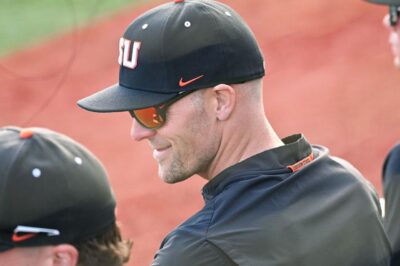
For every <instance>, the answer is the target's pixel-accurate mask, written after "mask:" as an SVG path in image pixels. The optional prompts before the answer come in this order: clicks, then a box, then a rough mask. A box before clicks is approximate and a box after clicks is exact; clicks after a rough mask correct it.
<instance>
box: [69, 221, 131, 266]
mask: <svg viewBox="0 0 400 266" xmlns="http://www.w3.org/2000/svg"><path fill="white" fill-rule="evenodd" d="M132 243H133V242H132V241H131V240H129V239H128V240H123V239H122V237H121V231H120V228H119V226H118V225H117V224H116V223H114V224H113V225H111V226H110V227H109V228H107V230H106V231H104V232H103V233H101V234H99V235H97V236H95V237H92V238H90V239H88V240H85V241H82V242H79V243H76V244H74V246H75V247H76V249H77V250H78V252H79V259H78V266H94V265H96V266H122V265H123V264H124V263H126V262H128V261H129V257H130V254H131V248H132Z"/></svg>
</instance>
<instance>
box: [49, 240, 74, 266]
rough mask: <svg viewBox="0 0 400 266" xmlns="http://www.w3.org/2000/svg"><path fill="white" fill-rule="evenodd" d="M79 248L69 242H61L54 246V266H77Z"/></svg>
mask: <svg viewBox="0 0 400 266" xmlns="http://www.w3.org/2000/svg"><path fill="white" fill-rule="evenodd" d="M78 256H79V254H78V250H77V249H76V248H75V247H74V246H72V245H69V244H61V245H57V246H54V248H53V266H76V265H77V264H78Z"/></svg>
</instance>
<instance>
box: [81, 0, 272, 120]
mask: <svg viewBox="0 0 400 266" xmlns="http://www.w3.org/2000/svg"><path fill="white" fill-rule="evenodd" d="M116 61H117V60H116ZM118 62H119V64H120V73H119V83H118V84H115V85H113V86H111V87H109V88H106V89H104V90H102V91H99V92H97V93H95V94H93V95H91V96H89V97H86V98H84V99H82V100H80V101H79V102H78V105H79V106H81V107H82V108H84V109H87V110H89V111H94V112H120V111H128V110H135V109H141V108H146V107H150V106H155V105H159V104H161V103H163V102H166V101H168V100H170V99H172V98H174V97H176V96H177V95H178V94H181V93H183V92H185V91H192V90H197V89H202V88H208V87H213V86H216V85H218V84H221V83H225V84H234V83H242V82H246V81H249V80H253V79H257V78H261V77H263V76H264V74H265V70H264V59H263V56H262V52H261V49H260V47H259V46H258V44H257V41H256V39H255V37H254V34H253V33H252V31H251V30H250V28H249V27H248V25H247V24H246V23H245V22H244V20H243V19H242V18H241V17H240V16H239V15H238V14H237V13H236V12H235V11H234V10H233V9H232V8H230V7H229V6H227V5H225V4H222V3H219V2H217V1H212V0H175V1H173V2H170V3H167V4H163V5H161V6H158V7H155V8H153V9H151V10H149V11H148V12H146V13H144V14H143V15H141V16H139V17H138V18H136V19H135V20H134V21H133V22H132V23H131V24H130V25H129V26H128V28H127V29H126V31H125V33H124V34H123V36H122V38H121V39H120V41H119V58H118Z"/></svg>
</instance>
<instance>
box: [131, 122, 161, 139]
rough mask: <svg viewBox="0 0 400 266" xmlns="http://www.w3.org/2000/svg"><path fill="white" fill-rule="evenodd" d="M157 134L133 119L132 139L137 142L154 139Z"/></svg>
mask: <svg viewBox="0 0 400 266" xmlns="http://www.w3.org/2000/svg"><path fill="white" fill-rule="evenodd" d="M155 134H156V130H154V129H148V128H145V127H143V126H142V125H141V124H139V123H138V122H137V121H136V119H132V126H131V137H132V138H133V139H134V140H136V141H141V140H143V139H147V138H150V137H153V136H154V135H155Z"/></svg>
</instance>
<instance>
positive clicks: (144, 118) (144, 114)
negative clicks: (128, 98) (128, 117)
mask: <svg viewBox="0 0 400 266" xmlns="http://www.w3.org/2000/svg"><path fill="white" fill-rule="evenodd" d="M133 113H134V114H135V117H136V119H137V120H138V121H139V122H140V123H141V124H142V125H143V126H145V127H147V128H158V127H161V126H162V125H163V123H164V119H163V118H162V116H161V115H160V114H159V113H158V112H157V109H156V108H154V107H149V108H144V109H138V110H134V111H133Z"/></svg>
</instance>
